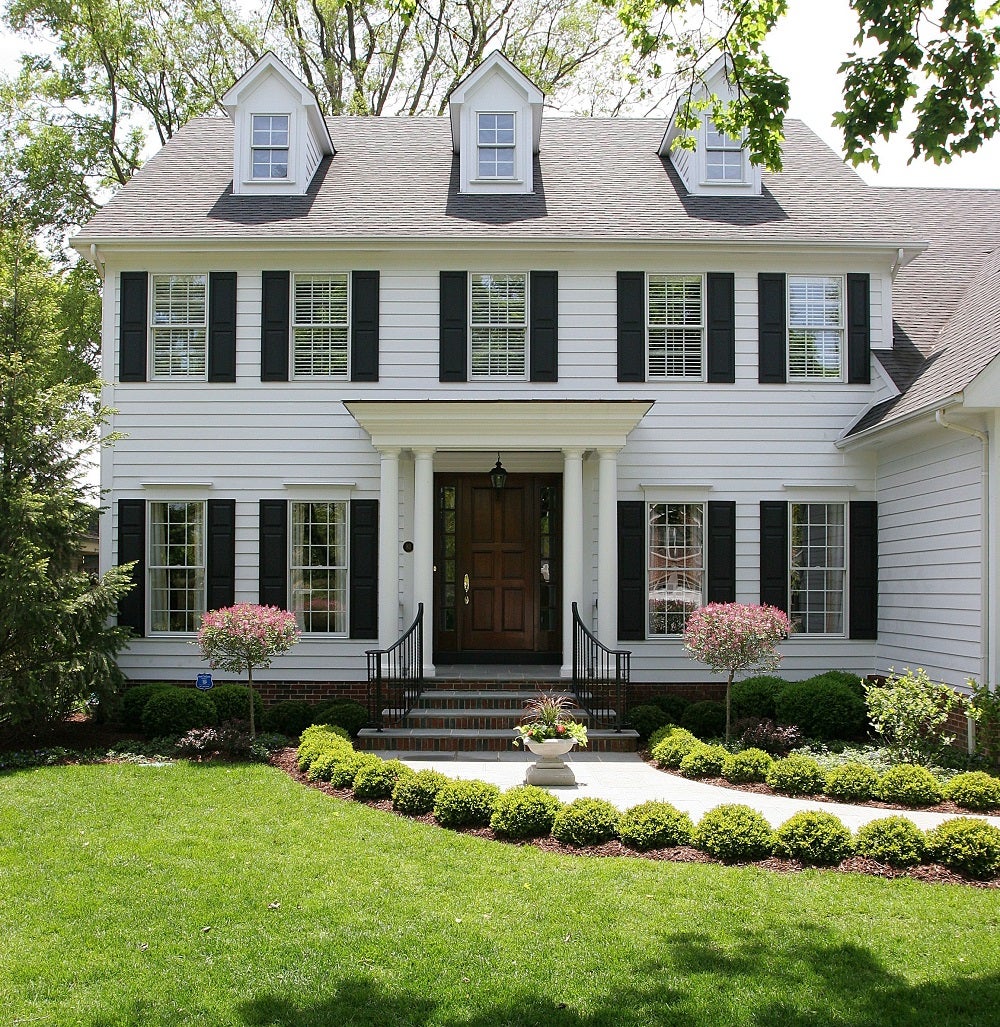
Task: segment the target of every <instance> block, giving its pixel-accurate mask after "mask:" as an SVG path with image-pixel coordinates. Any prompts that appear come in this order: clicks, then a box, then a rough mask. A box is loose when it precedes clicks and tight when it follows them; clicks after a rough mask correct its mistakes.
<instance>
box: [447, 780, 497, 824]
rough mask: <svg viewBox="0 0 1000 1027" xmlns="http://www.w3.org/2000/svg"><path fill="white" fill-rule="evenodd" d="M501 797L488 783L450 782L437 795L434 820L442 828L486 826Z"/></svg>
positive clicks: (494, 787) (495, 788)
mask: <svg viewBox="0 0 1000 1027" xmlns="http://www.w3.org/2000/svg"><path fill="white" fill-rule="evenodd" d="M499 798H500V789H499V788H497V786H496V785H491V784H487V783H486V782H485V781H450V782H449V783H448V784H446V785H445V786H444V788H442V789H441V791H439V792H438V793H437V797H436V798H435V800H434V817H435V819H436V820H437V822H438V823H439V824H440V825H441V826H442V827H486V826H487V825H488V824H489V822H490V818H491V817H492V816H493V810H494V809H495V807H496V803H497V799H499Z"/></svg>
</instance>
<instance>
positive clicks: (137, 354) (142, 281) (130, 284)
mask: <svg viewBox="0 0 1000 1027" xmlns="http://www.w3.org/2000/svg"><path fill="white" fill-rule="evenodd" d="M148 323H149V276H148V275H147V274H146V272H145V271H123V272H122V274H121V313H120V320H119V338H118V380H119V381H122V382H144V381H145V380H146V354H147V352H148V349H149V342H148V335H147V325H148Z"/></svg>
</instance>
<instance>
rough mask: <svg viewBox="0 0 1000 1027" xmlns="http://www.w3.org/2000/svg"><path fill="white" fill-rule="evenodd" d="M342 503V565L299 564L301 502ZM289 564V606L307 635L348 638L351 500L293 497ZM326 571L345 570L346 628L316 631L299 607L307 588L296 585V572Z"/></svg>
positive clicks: (333, 572)
mask: <svg viewBox="0 0 1000 1027" xmlns="http://www.w3.org/2000/svg"><path fill="white" fill-rule="evenodd" d="M318 505H324V506H340V507H342V508H343V514H344V521H343V532H344V562H343V564H342V565H339V564H310V563H303V564H296V563H295V562H294V554H295V523H296V522H295V513H296V510H295V508H296V507H297V506H318ZM286 563H287V567H288V604H289V610H290V611H291V612H292V613H293V614H294V615H295V621H296V623H297V624H298V626H299V630H300V631H301V632H302V633H303V635H304V636H305V637H307V638H348V637H349V635H350V628H351V610H350V601H351V578H350V574H351V567H350V564H351V504H350V502H349V501H348V500H346V499H291V500H289V502H288V553H287V561H286ZM297 570H298V571H307V570H316V571H326V572H327V573H330V574H336V573H338V572H339V573H341V574H343V582H344V585H343V596H344V600H343V608H342V610H341V611H340V612H341V616H342V617H343V625H344V626H343V628H342V629H341V630H339V631H313V630H312V629H311V628H308V627H306V626H305V621H304V617H303V611H302V610H301V609H299V608H298V606H299V604H298V602H297V601H296V596H297V594H299V593H301V592H303V591H304V589H298V590H296V588H295V573H296V571H297Z"/></svg>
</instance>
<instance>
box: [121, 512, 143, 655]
mask: <svg viewBox="0 0 1000 1027" xmlns="http://www.w3.org/2000/svg"><path fill="white" fill-rule="evenodd" d="M133 562H134V563H135V567H134V568H133V570H132V581H133V586H132V590H131V592H129V593H128V594H127V595H126V596H124V597H123V598H122V599H120V600H119V602H118V623H119V625H120V626H121V627H125V628H131V629H132V630H133V631H134V632H135V633H136V634H137V635H145V633H146V501H145V500H144V499H119V500H118V563H119V564H123V563H133Z"/></svg>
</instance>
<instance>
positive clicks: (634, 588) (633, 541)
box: [601, 500, 646, 645]
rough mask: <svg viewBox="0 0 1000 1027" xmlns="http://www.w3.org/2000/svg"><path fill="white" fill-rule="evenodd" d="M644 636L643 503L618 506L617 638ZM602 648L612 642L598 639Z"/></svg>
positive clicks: (630, 638) (644, 535) (623, 502)
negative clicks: (601, 643) (602, 644)
mask: <svg viewBox="0 0 1000 1027" xmlns="http://www.w3.org/2000/svg"><path fill="white" fill-rule="evenodd" d="M645 637H646V504H645V503H643V502H641V501H635V500H629V501H622V502H620V503H619V504H618V638H619V639H620V640H622V641H637V640H639V639H643V638H645ZM601 641H602V642H603V643H604V644H605V645H611V644H612V642H613V640H612V639H608V638H602V639H601Z"/></svg>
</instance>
